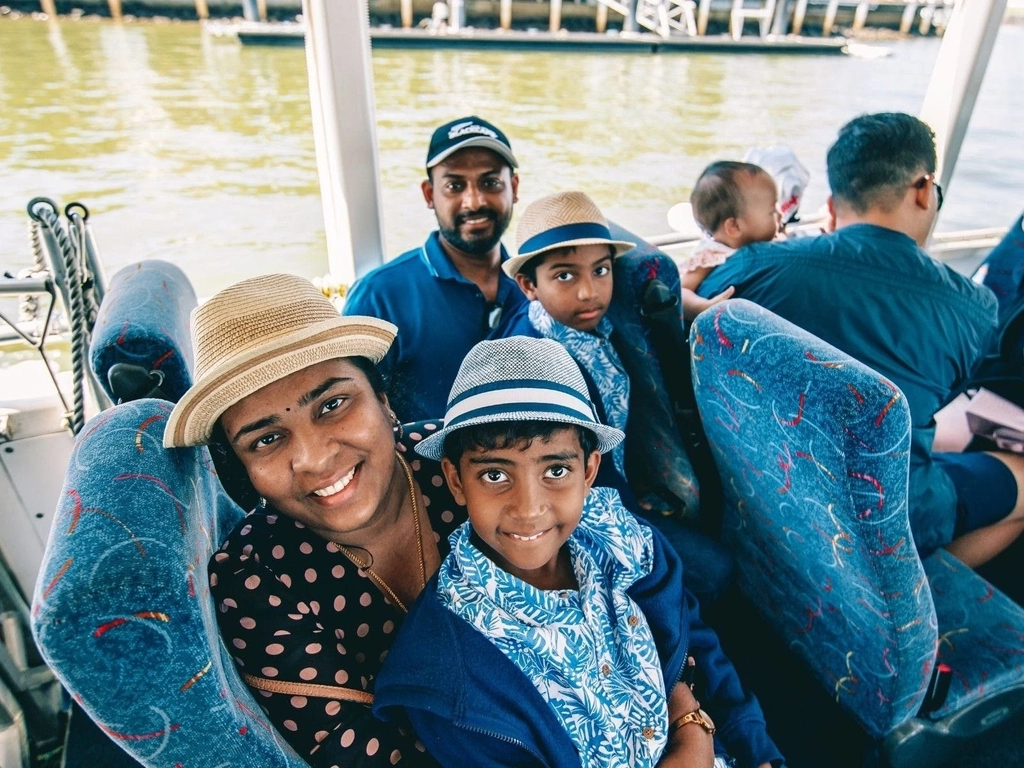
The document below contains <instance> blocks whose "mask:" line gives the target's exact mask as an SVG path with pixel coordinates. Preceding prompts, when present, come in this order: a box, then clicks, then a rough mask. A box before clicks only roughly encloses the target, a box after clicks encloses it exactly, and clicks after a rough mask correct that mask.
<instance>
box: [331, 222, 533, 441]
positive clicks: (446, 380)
mask: <svg viewBox="0 0 1024 768" xmlns="http://www.w3.org/2000/svg"><path fill="white" fill-rule="evenodd" d="M507 258H508V253H506V251H505V248H504V247H502V249H501V259H502V261H504V260H505V259H507ZM525 301H526V297H525V296H524V295H523V292H522V291H520V290H519V286H518V285H516V282H515V280H512V279H511V278H510V277H508V276H506V275H505V273H504V272H501V273H500V275H499V278H498V295H497V300H496V301H495V302H494V303H493V304H491V303H489V302H488V301H487V300H486V299H485V298H484V295H483V293H482V292H481V291H480V288H479V287H477V285H476V283H474V282H473V281H472V280H468V279H467V278H465V277H463V276H462V274H461V273H460V272H459V271H458V270H457V269H456V268H455V265H454V264H452V262H451V260H450V259H449V258H448V256H447V254H446V253H445V252H444V249H443V248H442V247H441V243H440V236H439V233H438V232H436V231H435V232H433V233H431V235H430V236H429V237H428V238H427V242H426V243H424V244H423V246H422V247H420V248H415V249H413V250H411V251H407V252H406V253H403V254H402V255H401V256H399V257H397V258H396V259H394V260H392V261H389V262H388V263H387V264H384V265H382V266H380V267H377V268H376V269H374V270H373V271H372V272H370V273H369V274H367V275H366V276H364V277H363V278H361V279H359V280H357V281H356V283H355V284H354V285H353V286H352V289H351V291H349V294H348V298H347V299H346V301H345V307H344V309H343V310H342V313H343V314H345V315H370V316H371V317H379V318H381V319H383V320H388V321H390V322H392V323H394V324H395V325H397V326H398V336H397V337H396V338H395V342H394V344H392V345H391V349H390V350H389V351H388V354H387V356H386V357H385V358H384V359H383V360H382V361H381V363H380V365H379V366H378V369H379V370H380V372H381V373H383V374H384V376H385V377H386V378H387V380H388V387H387V391H388V399H389V401H390V403H391V407H392V408H394V410H395V413H396V414H398V418H399V420H400V421H402V422H408V421H419V420H423V419H439V418H441V417H442V416H444V412H445V407H446V405H447V403H448V394H449V392H450V391H451V388H452V383H453V382H454V381H455V375H456V374H457V373H458V372H459V366H460V365H461V364H462V360H463V358H465V356H466V353H467V352H469V350H470V349H472V347H473V346H474V345H475V344H476V343H477V342H480V341H483V340H484V339H489V338H502V337H503V336H504V334H503V333H502V332H501V331H502V327H503V324H504V323H505V322H506V320H507V319H508V318H510V317H511V316H512V314H513V311H514V310H515V309H516V307H518V306H519V305H520V304H522V303H523V302H525Z"/></svg>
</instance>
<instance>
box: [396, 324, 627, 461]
mask: <svg viewBox="0 0 1024 768" xmlns="http://www.w3.org/2000/svg"><path fill="white" fill-rule="evenodd" d="M501 421H547V422H557V423H560V424H567V425H574V426H577V427H584V428H586V429H589V430H590V431H591V432H593V433H594V434H595V435H597V449H598V450H599V451H600V452H601V453H607V452H608V451H610V450H611V449H612V448H614V447H615V446H616V445H618V444H619V443H620V442H622V439H623V438H624V437H625V435H624V434H623V433H622V431H621V430H618V429H615V428H614V427H609V426H606V425H604V424H602V423H601V422H599V421H598V420H597V416H596V414H595V412H594V404H593V403H592V402H591V401H590V395H589V394H588V392H587V382H586V381H585V380H584V378H583V374H582V373H580V367H579V366H578V365H577V364H576V362H575V361H574V360H573V359H572V357H570V355H569V353H568V352H567V351H566V349H565V347H563V346H562V345H561V344H559V343H558V342H557V341H553V340H552V339H535V338H531V337H528V336H511V337H509V338H507V339H498V340H497V341H481V342H480V343H479V344H477V345H476V346H475V347H473V348H472V349H471V350H469V354H468V355H466V359H465V360H463V361H462V365H461V366H460V367H459V374H458V375H457V376H456V377H455V383H454V384H453V385H452V391H451V394H450V395H448V410H447V412H446V413H445V415H444V429H441V430H438V431H437V432H435V433H434V434H432V435H431V436H430V437H428V438H426V439H425V440H422V441H421V442H419V443H417V444H416V452H417V453H419V454H420V455H421V456H426V457H427V458H428V459H435V460H437V461H440V460H441V459H442V458H443V457H444V440H445V438H446V437H448V435H450V434H451V433H452V432H454V431H455V430H457V429H464V428H466V427H472V426H474V425H476V424H493V423H495V422H501Z"/></svg>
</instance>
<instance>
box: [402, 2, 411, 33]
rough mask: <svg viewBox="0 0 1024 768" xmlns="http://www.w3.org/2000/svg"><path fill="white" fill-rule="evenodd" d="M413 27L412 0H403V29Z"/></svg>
mask: <svg viewBox="0 0 1024 768" xmlns="http://www.w3.org/2000/svg"><path fill="white" fill-rule="evenodd" d="M410 27H412V0H402V29H409V28H410Z"/></svg>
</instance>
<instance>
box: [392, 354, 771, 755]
mask: <svg viewBox="0 0 1024 768" xmlns="http://www.w3.org/2000/svg"><path fill="white" fill-rule="evenodd" d="M622 437H623V435H622V432H621V431H619V430H617V429H615V428H613V427H608V426H605V425H603V424H601V423H599V422H598V421H597V420H596V418H595V416H594V406H593V403H592V402H591V401H590V398H589V396H588V394H587V386H586V382H585V381H584V379H583V376H582V374H581V373H580V371H579V368H578V367H577V366H576V364H575V363H574V362H573V360H572V358H571V357H570V356H569V354H568V353H567V352H566V350H565V349H564V348H563V347H562V346H561V345H559V344H558V343H556V342H553V341H551V340H547V339H533V338H526V337H515V338H509V339H502V340H499V341H485V342H481V343H480V344H477V345H476V346H475V347H474V348H473V349H472V350H471V351H470V353H469V355H468V356H467V357H466V359H465V361H464V362H463V364H462V367H461V369H460V370H459V374H458V377H457V378H456V381H455V384H454V386H453V388H452V392H451V395H450V396H449V400H448V409H447V413H446V415H445V422H444V428H443V429H441V430H439V431H438V432H437V433H436V434H434V435H431V436H430V437H428V438H426V439H425V440H423V441H422V442H421V443H419V444H418V445H417V446H416V450H417V451H418V452H419V453H421V454H422V455H424V456H426V457H428V458H432V459H440V460H442V468H443V471H444V474H445V479H446V480H447V482H448V485H449V487H450V488H451V490H452V492H453V494H454V496H455V499H456V500H457V501H458V502H459V503H463V504H465V505H466V508H467V511H468V514H469V522H468V523H467V524H465V525H463V526H461V527H460V528H459V529H457V530H456V531H455V532H454V533H453V534H452V537H451V539H450V541H451V544H452V551H451V553H450V554H449V556H448V557H447V558H446V559H445V561H444V562H443V563H442V564H441V568H440V570H439V571H438V573H437V575H435V576H434V578H433V579H432V580H431V581H430V583H429V584H428V585H427V587H426V589H425V590H424V592H423V595H422V596H421V598H420V599H419V600H418V601H417V603H416V604H415V605H414V606H413V608H412V610H410V612H409V614H408V616H407V617H406V619H405V622H404V623H403V625H402V629H401V631H400V633H399V636H398V637H397V638H396V641H395V644H394V646H393V647H392V649H391V652H390V654H389V655H388V658H387V661H386V662H385V664H384V667H383V668H382V670H381V673H380V676H379V677H378V679H377V681H376V684H375V694H374V713H375V714H377V715H378V716H379V717H383V718H385V719H393V718H396V717H400V716H401V714H402V712H404V713H405V715H406V716H407V717H408V719H409V721H410V722H411V724H412V725H413V727H414V728H415V730H416V733H417V735H418V736H419V737H420V739H421V740H422V742H423V743H424V745H425V746H426V748H427V751H428V752H430V754H431V755H433V756H434V757H435V758H436V759H437V760H438V761H439V762H441V764H442V765H446V766H455V765H469V764H472V765H474V766H537V765H542V766H551V767H552V768H555V767H557V768H562V767H563V766H570V765H583V766H601V767H602V768H604V767H605V766H622V767H623V768H624V767H625V766H638V767H640V768H645V767H648V766H650V767H653V766H662V767H668V766H687V767H688V768H690V767H692V768H698V767H699V768H711V766H713V765H715V766H722V765H726V764H727V763H726V762H725V754H726V751H728V754H730V755H732V756H733V757H734V758H736V760H737V761H738V765H739V766H740V767H741V768H755V767H758V766H759V767H760V768H767V766H770V765H771V766H779V765H781V764H782V757H781V755H780V754H779V751H778V749H777V748H776V747H775V745H774V744H773V743H772V741H771V739H770V738H769V737H768V734H767V732H766V730H765V724H764V719H763V716H762V714H761V710H760V707H759V705H758V704H757V701H756V700H755V699H754V698H753V696H751V695H750V694H747V693H745V692H744V690H743V688H742V686H741V685H740V682H739V679H738V677H737V675H736V671H735V669H734V668H733V667H732V665H731V664H730V662H729V660H728V659H727V658H726V657H725V655H724V654H723V652H722V650H721V647H720V646H719V643H718V639H717V637H716V636H715V634H714V632H713V631H712V630H710V629H709V628H708V627H706V626H705V625H704V624H703V623H701V621H700V619H699V617H698V615H697V611H696V601H695V600H694V598H693V597H692V596H690V595H689V593H687V592H685V590H684V589H683V586H682V567H681V565H680V562H679V559H678V557H677V556H676V555H675V553H674V552H673V551H672V550H671V547H669V546H667V545H666V544H665V542H664V540H663V539H662V538H661V536H660V535H659V534H658V533H657V531H655V530H653V529H651V528H650V527H648V526H647V525H645V524H644V523H642V522H641V521H639V520H638V519H637V518H635V517H634V516H633V515H631V514H630V513H629V512H628V511H627V510H626V509H625V508H624V507H623V506H622V504H621V502H620V500H619V497H618V494H617V493H616V492H615V491H614V490H612V489H607V488H592V487H591V486H592V484H593V482H594V478H595V477H596V475H597V471H598V467H599V465H600V463H601V454H602V453H604V452H607V451H609V450H610V449H611V448H613V447H614V446H615V445H616V444H618V443H619V442H620V441H621V440H622ZM688 660H692V661H690V662H689V663H688ZM691 665H692V666H691ZM691 672H694V673H696V678H697V683H698V685H699V686H700V687H699V688H697V689H696V690H697V692H698V694H699V695H700V696H701V697H702V698H703V699H704V702H705V704H706V707H707V710H708V712H705V711H704V709H702V708H701V705H700V703H699V702H698V701H697V699H696V698H695V697H694V693H693V692H692V691H691V688H690V686H689V685H687V684H686V683H685V682H684V683H682V684H681V683H680V681H681V680H683V678H684V677H688V676H689V673H691ZM712 718H714V720H715V721H717V726H716V725H715V722H713V721H712ZM716 753H717V754H718V755H720V756H719V757H716Z"/></svg>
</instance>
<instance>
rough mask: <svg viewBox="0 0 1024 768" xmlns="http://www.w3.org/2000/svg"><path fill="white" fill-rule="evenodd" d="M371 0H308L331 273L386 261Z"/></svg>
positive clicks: (356, 272) (309, 58) (350, 274)
mask: <svg viewBox="0 0 1024 768" xmlns="http://www.w3.org/2000/svg"><path fill="white" fill-rule="evenodd" d="M366 3H367V0H347V2H344V3H339V2H336V0H302V14H303V17H304V18H305V20H306V69H307V70H308V73H309V102H310V108H311V110H312V113H313V141H314V145H315V147H316V164H317V173H318V175H319V177H320V198H321V201H322V202H323V209H324V228H325V230H326V233H327V263H328V268H329V269H330V272H331V275H332V276H333V277H334V278H335V279H337V280H339V281H340V282H343V283H345V284H346V285H351V284H352V282H353V280H355V278H357V277H361V276H362V275H364V274H366V273H367V272H369V271H370V270H371V269H373V268H374V267H376V266H377V265H379V264H381V263H383V261H384V226H383V219H382V216H381V212H380V173H379V162H378V160H377V132H376V119H375V117H374V107H373V68H372V62H371V60H370V30H369V28H368V26H367V19H368V18H369V14H368V12H367V5H366Z"/></svg>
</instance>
